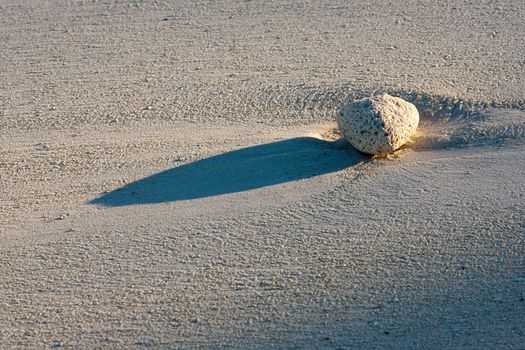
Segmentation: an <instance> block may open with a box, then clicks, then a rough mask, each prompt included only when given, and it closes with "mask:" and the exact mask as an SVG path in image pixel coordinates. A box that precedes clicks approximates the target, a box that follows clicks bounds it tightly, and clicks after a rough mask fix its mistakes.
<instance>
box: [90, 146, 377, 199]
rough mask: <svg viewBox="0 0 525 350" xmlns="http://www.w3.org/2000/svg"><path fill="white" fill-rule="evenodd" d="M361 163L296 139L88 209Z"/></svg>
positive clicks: (160, 177)
mask: <svg viewBox="0 0 525 350" xmlns="http://www.w3.org/2000/svg"><path fill="white" fill-rule="evenodd" d="M365 159H367V157H366V156H364V155H363V154H361V153H359V152H357V151H356V150H355V149H353V148H352V147H351V146H349V145H348V144H347V143H346V142H344V141H342V140H340V141H335V142H330V141H324V140H319V139H316V138H313V137H298V138H293V139H288V140H283V141H278V142H272V143H267V144H263V145H257V146H253V147H248V148H243V149H240V150H236V151H231V152H227V153H223V154H219V155H217V156H213V157H210V158H206V159H202V160H199V161H196V162H193V163H189V164H185V165H181V166H179V167H176V168H173V169H169V170H166V171H163V172H160V173H157V174H154V175H151V176H149V177H146V178H144V179H141V180H138V181H136V182H133V183H130V184H127V185H125V186H123V187H121V188H118V189H116V190H114V191H112V192H109V193H106V194H104V195H102V196H101V197H99V198H97V199H94V200H93V201H91V204H100V205H104V206H110V207H116V206H126V205H135V204H148V203H165V202H174V201H179V200H188V199H196V198H204V197H210V196H215V195H220V194H226V193H234V192H241V191H247V190H251V189H256V188H261V187H265V186H271V185H275V184H280V183H284V182H289V181H294V180H299V179H305V178H309V177H313V176H317V175H322V174H326V173H331V172H334V171H338V170H341V169H344V168H347V167H350V166H352V165H355V164H357V163H359V162H361V161H363V160H365Z"/></svg>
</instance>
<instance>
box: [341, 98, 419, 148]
mask: <svg viewBox="0 0 525 350" xmlns="http://www.w3.org/2000/svg"><path fill="white" fill-rule="evenodd" d="M337 124H338V126H339V128H340V129H341V132H342V133H343V136H344V137H345V138H346V139H347V140H348V141H349V142H350V143H351V144H352V146H354V147H355V148H356V149H358V150H359V151H361V152H364V153H369V154H380V153H388V152H392V151H395V150H396V149H398V148H399V147H401V146H403V145H404V144H405V143H406V142H407V141H408V140H409V139H410V137H411V136H412V135H413V134H414V133H415V131H416V129H417V125H418V124H419V113H418V111H417V108H416V106H414V105H413V104H412V103H409V102H407V101H405V100H403V99H400V98H398V97H393V96H390V95H388V94H383V95H379V96H374V97H371V98H365V99H362V100H359V101H355V102H349V103H347V104H346V105H344V106H343V107H342V108H341V109H340V110H339V111H338V112H337Z"/></svg>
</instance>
